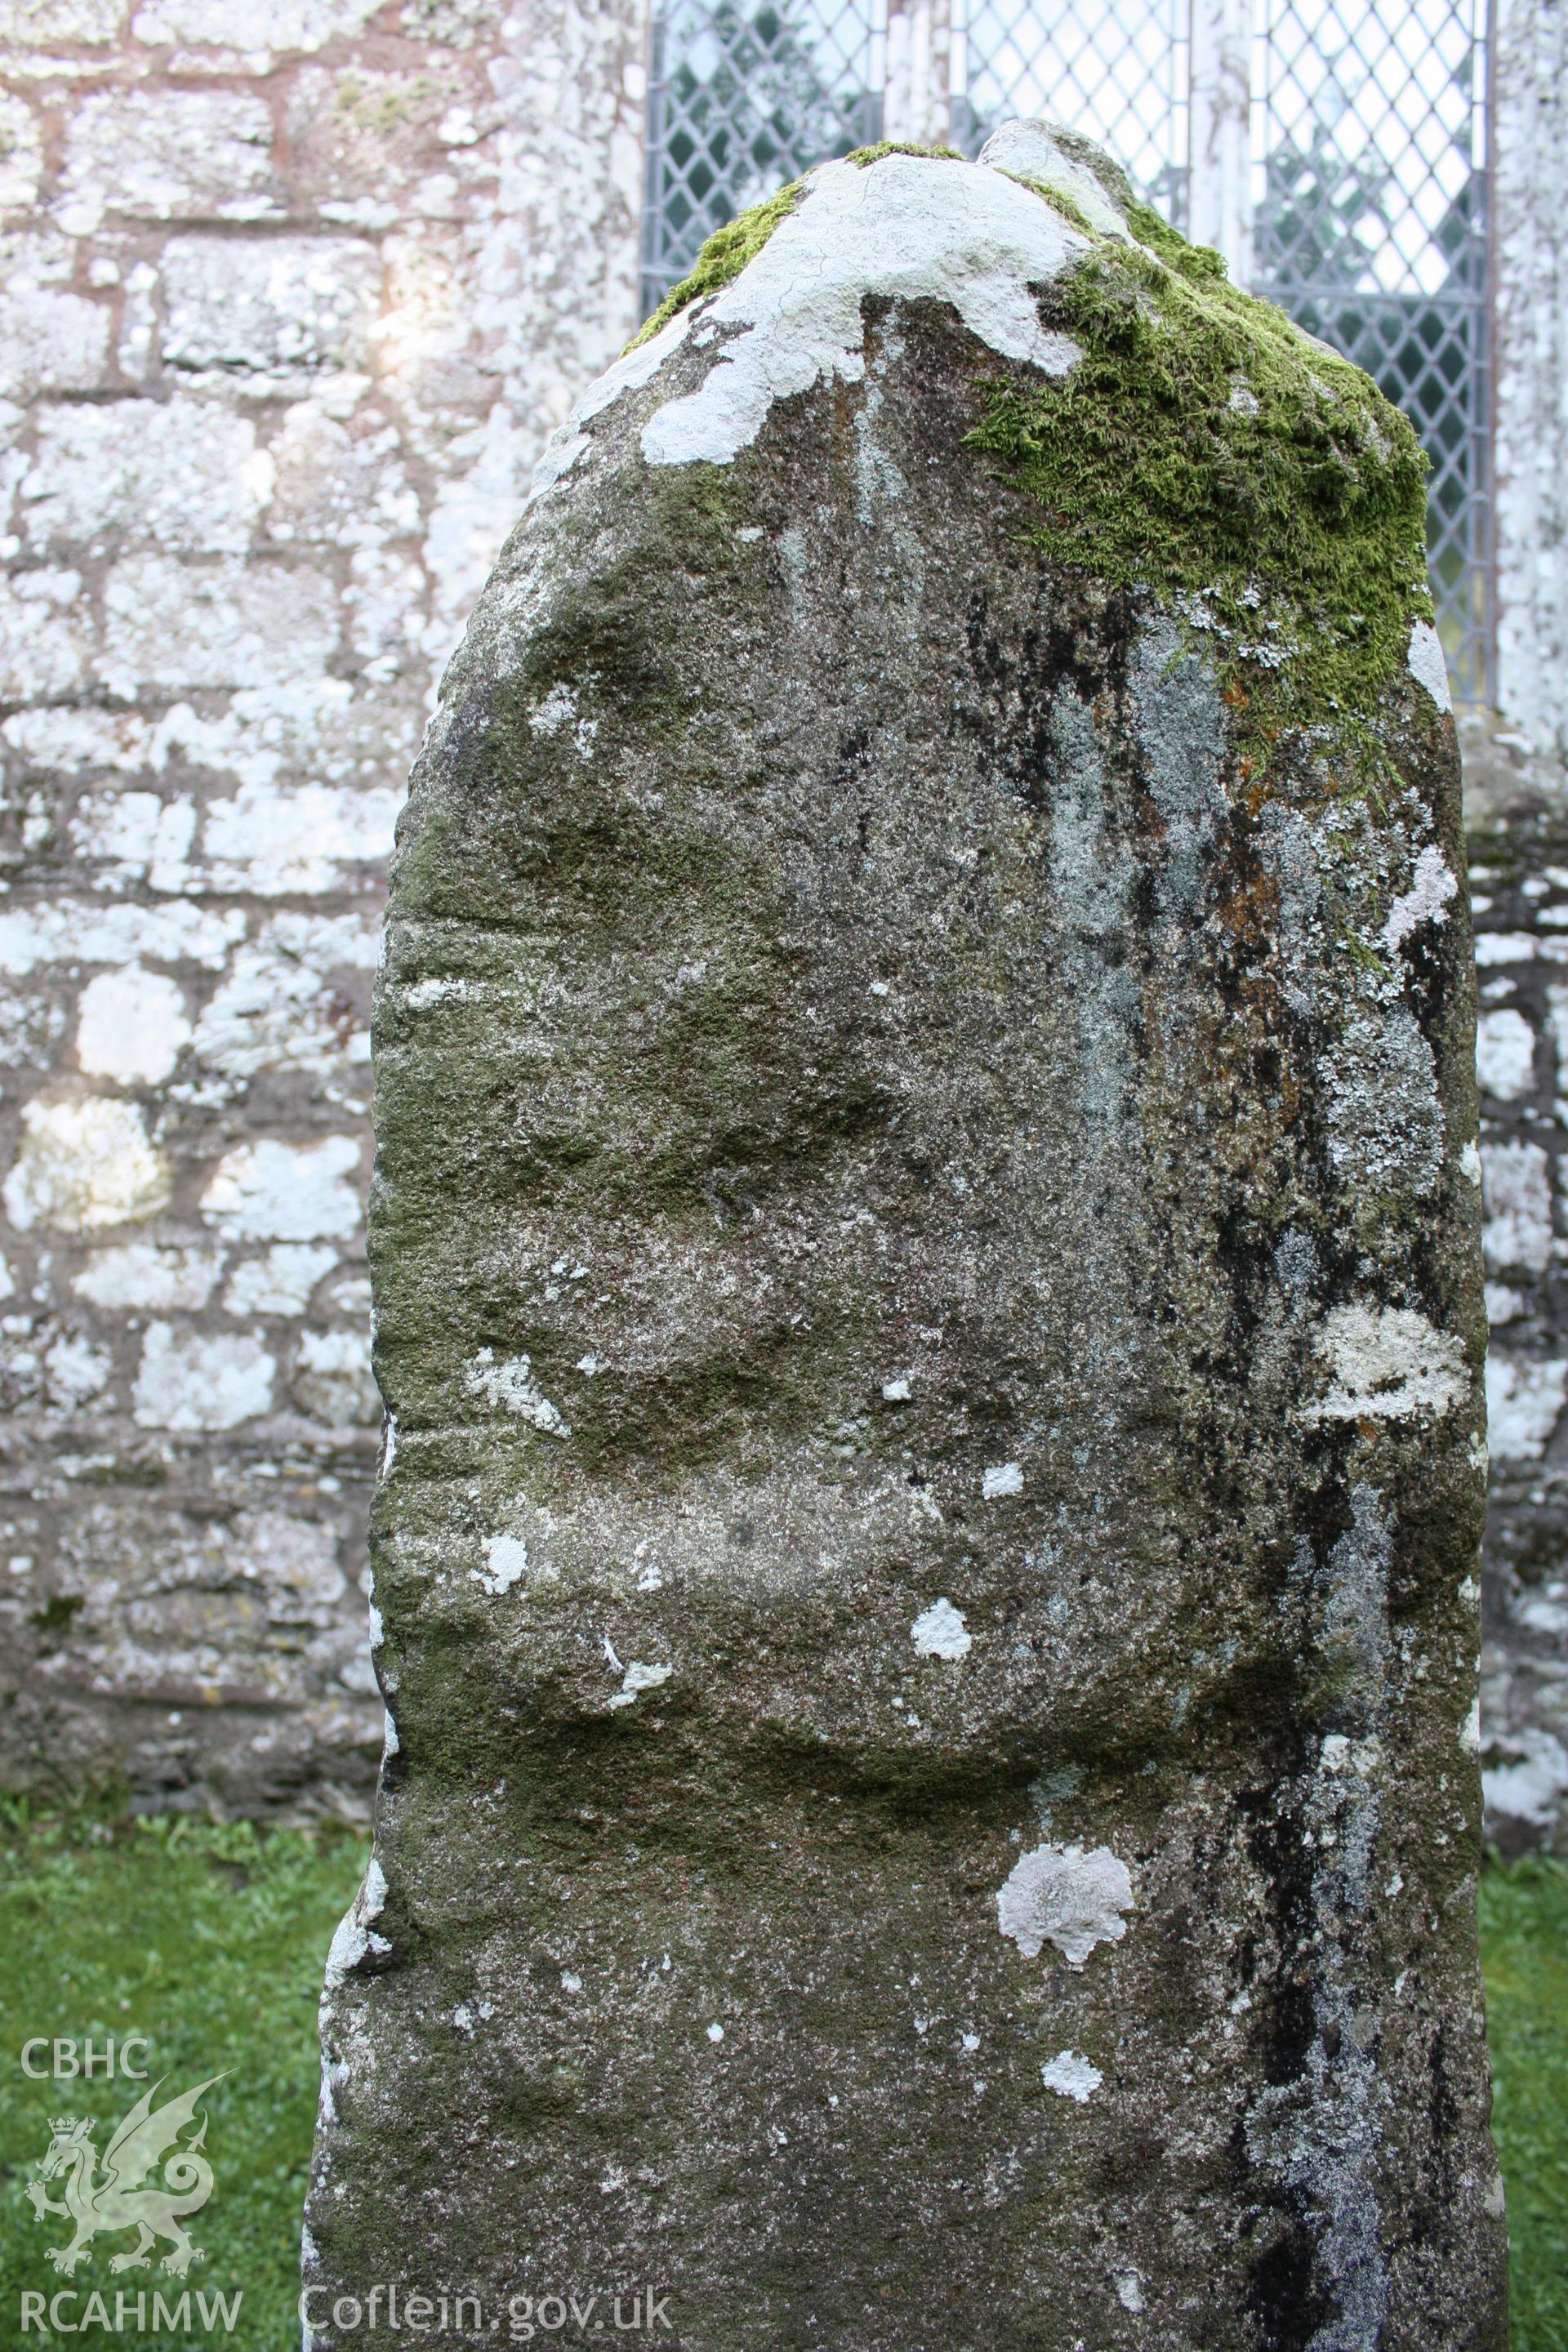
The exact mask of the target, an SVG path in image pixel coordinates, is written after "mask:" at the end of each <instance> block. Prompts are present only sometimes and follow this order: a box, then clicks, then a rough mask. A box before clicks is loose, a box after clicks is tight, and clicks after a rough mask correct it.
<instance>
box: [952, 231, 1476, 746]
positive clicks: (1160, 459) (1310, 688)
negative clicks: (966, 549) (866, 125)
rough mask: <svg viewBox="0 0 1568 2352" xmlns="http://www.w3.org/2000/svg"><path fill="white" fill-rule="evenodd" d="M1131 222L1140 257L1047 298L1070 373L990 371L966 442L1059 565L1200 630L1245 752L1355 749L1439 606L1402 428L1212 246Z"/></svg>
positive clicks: (1412, 456) (1368, 389) (1092, 273)
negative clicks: (1037, 513) (1271, 746)
mask: <svg viewBox="0 0 1568 2352" xmlns="http://www.w3.org/2000/svg"><path fill="white" fill-rule="evenodd" d="M1053 201H1054V197H1053ZM1129 219H1130V223H1131V226H1132V227H1133V229H1134V231H1135V233H1136V234H1137V235H1138V236H1141V237H1142V238H1144V239H1145V240H1146V243H1147V246H1148V247H1152V249H1151V250H1146V249H1144V247H1141V246H1132V247H1124V246H1121V245H1118V244H1115V243H1113V242H1112V241H1110V239H1102V240H1100V242H1099V243H1098V244H1097V246H1096V248H1095V251H1094V252H1093V253H1092V254H1091V255H1089V256H1086V257H1085V258H1084V259H1083V260H1082V261H1081V262H1080V263H1079V266H1078V268H1076V269H1075V270H1073V271H1072V272H1071V274H1070V275H1069V276H1068V278H1065V279H1064V280H1063V281H1062V282H1061V283H1060V284H1059V285H1058V287H1057V288H1056V289H1054V290H1053V294H1052V296H1051V297H1050V298H1049V299H1050V307H1051V310H1052V313H1053V319H1054V323H1055V324H1057V325H1058V326H1059V327H1060V328H1062V329H1063V330H1064V331H1066V332H1068V334H1070V335H1071V336H1072V337H1073V338H1074V340H1075V341H1077V342H1078V343H1079V345H1080V347H1081V348H1082V351H1083V353H1084V356H1083V358H1082V360H1081V361H1080V362H1079V364H1078V366H1076V367H1075V368H1074V369H1073V370H1072V371H1071V372H1070V373H1068V375H1067V376H1065V377H1063V378H1061V379H1059V380H1057V381H1052V382H1050V383H1040V382H1039V381H1038V380H1037V378H1033V377H1026V376H1025V375H1023V374H1022V373H1017V374H1012V375H1009V376H1007V377H1005V378H1003V379H994V380H993V381H992V382H990V383H988V385H987V386H986V388H985V412H984V416H983V418H982V420H981V422H980V424H979V425H977V426H976V428H975V429H974V431H973V433H972V434H971V435H970V436H969V445H970V446H972V447H973V448H976V449H982V450H987V451H990V452H992V453H993V454H994V455H995V456H996V457H1000V458H1001V459H1002V460H1003V461H1004V464H1005V467H1006V469H1007V472H1008V474H1009V476H1010V478H1012V480H1013V481H1014V482H1015V483H1016V486H1017V488H1020V489H1021V490H1023V491H1024V492H1026V495H1027V496H1028V497H1029V498H1030V499H1033V500H1035V501H1036V502H1037V505H1038V506H1039V508H1040V509H1041V520H1040V521H1039V522H1038V523H1037V525H1036V527H1035V528H1034V529H1033V530H1031V532H1030V534H1029V536H1030V538H1031V540H1032V541H1034V543H1035V544H1036V545H1037V546H1038V547H1039V548H1040V549H1041V550H1042V551H1044V552H1045V553H1047V555H1049V556H1050V557H1051V558H1052V559H1053V560H1054V561H1056V562H1059V563H1063V564H1071V565H1081V566H1082V568H1083V569H1084V570H1085V571H1086V572H1090V573H1092V574H1094V575H1095V576H1097V577H1098V578H1100V579H1101V580H1107V581H1110V582H1111V583H1114V584H1116V585H1118V586H1126V587H1132V586H1142V587H1147V588H1151V589H1152V590H1153V591H1154V593H1155V594H1156V595H1157V596H1158V597H1160V599H1161V600H1162V601H1163V603H1164V604H1167V605H1169V606H1170V607H1171V608H1172V609H1173V610H1174V611H1175V612H1176V613H1178V614H1181V615H1183V616H1184V618H1185V619H1186V621H1187V622H1188V623H1189V625H1192V626H1193V627H1194V630H1200V631H1204V632H1205V633H1206V634H1208V635H1210V636H1211V639H1212V642H1213V643H1214V644H1215V648H1216V651H1217V653H1218V655H1219V657H1220V666H1221V668H1222V671H1223V673H1224V677H1225V688H1226V699H1227V701H1228V702H1229V703H1230V705H1231V707H1232V709H1233V710H1235V711H1236V712H1237V714H1238V715H1240V714H1245V716H1243V717H1241V725H1240V732H1241V734H1242V736H1243V738H1244V739H1249V738H1250V739H1251V740H1252V742H1253V745H1254V747H1255V748H1256V749H1257V750H1258V751H1259V752H1260V753H1261V752H1262V751H1265V750H1266V748H1267V744H1268V741H1269V740H1272V739H1273V738H1274V737H1275V736H1276V735H1278V733H1279V730H1281V729H1282V728H1285V727H1297V726H1310V727H1317V728H1321V729H1322V730H1325V731H1326V732H1327V733H1328V734H1330V735H1332V736H1338V737H1340V738H1342V739H1348V738H1355V737H1357V736H1361V735H1363V729H1362V728H1361V726H1360V725H1359V723H1358V716H1357V715H1358V714H1363V713H1365V712H1366V711H1367V710H1368V709H1370V708H1371V707H1372V705H1373V702H1374V701H1375V699H1376V698H1377V696H1378V695H1379V694H1380V693H1381V692H1382V690H1383V689H1384V688H1385V687H1386V686H1387V684H1388V683H1389V681H1390V680H1391V678H1392V677H1394V675H1395V674H1396V673H1397V671H1398V669H1399V668H1400V667H1401V665H1402V664H1403V662H1404V660H1405V655H1406V651H1407V648H1408V645H1409V637H1410V628H1411V624H1412V623H1413V622H1414V621H1416V620H1425V619H1429V618H1430V617H1431V614H1432V603H1431V597H1430V593H1429V592H1428V589H1427V586H1426V488H1425V477H1426V457H1425V456H1424V455H1423V453H1422V451H1421V448H1420V446H1419V445H1418V444H1417V442H1416V438H1415V432H1414V430H1413V428H1412V426H1411V425H1410V424H1409V422H1408V420H1407V419H1406V418H1405V416H1404V415H1401V413H1400V412H1399V410H1398V409H1396V408H1394V406H1393V405H1392V404H1391V403H1390V402H1388V401H1387V400H1385V399H1384V396H1383V394H1381V393H1380V392H1379V391H1378V389H1377V386H1376V385H1375V384H1374V383H1373V382H1372V379H1371V378H1370V377H1369V376H1366V375H1363V373H1362V372H1361V370H1360V369H1359V368H1356V367H1352V365H1351V363H1350V362H1348V361H1347V360H1343V359H1341V358H1339V357H1338V356H1337V355H1336V354H1335V353H1333V352H1330V351H1329V350H1327V349H1326V348H1325V347H1324V346H1323V345H1322V344H1321V343H1318V342H1316V341H1314V340H1313V339H1312V338H1311V337H1310V336H1308V335H1306V334H1304V333H1303V332H1302V331H1301V330H1300V328H1298V327H1297V326H1295V325H1294V324H1293V323H1292V321H1291V320H1289V319H1288V318H1287V317H1286V316H1285V314H1284V312H1283V311H1281V310H1277V309H1276V308H1275V307H1274V306H1273V305H1272V304H1271V303H1268V302H1262V301H1258V300H1256V299H1253V298H1252V297H1251V296H1249V295H1246V294H1243V293H1240V292H1239V291H1238V290H1237V289H1236V288H1235V287H1233V286H1230V285H1229V284H1227V283H1226V278H1225V275H1224V264H1223V262H1222V261H1221V260H1220V257H1219V256H1218V255H1217V254H1214V253H1211V252H1209V251H1208V249H1207V248H1206V247H1194V246H1190V245H1188V244H1187V242H1186V240H1185V239H1184V238H1183V237H1181V236H1177V234H1176V232H1175V231H1174V230H1173V229H1171V228H1169V227H1167V226H1166V225H1165V224H1164V223H1163V221H1161V220H1160V218H1159V216H1158V215H1157V214H1154V213H1152V212H1150V211H1149V210H1148V209H1147V208H1146V207H1145V206H1142V205H1134V206H1133V207H1132V208H1131V213H1130V215H1129Z"/></svg>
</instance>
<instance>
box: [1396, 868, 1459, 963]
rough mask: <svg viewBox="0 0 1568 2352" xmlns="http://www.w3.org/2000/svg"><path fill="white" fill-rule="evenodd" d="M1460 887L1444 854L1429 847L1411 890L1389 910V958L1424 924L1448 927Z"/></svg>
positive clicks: (1412, 881)
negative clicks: (1438, 924) (1450, 901)
mask: <svg viewBox="0 0 1568 2352" xmlns="http://www.w3.org/2000/svg"><path fill="white" fill-rule="evenodd" d="M1458 887H1459V886H1458V882H1456V881H1455V879H1454V877H1453V875H1452V874H1451V873H1450V872H1449V870H1448V866H1447V862H1446V860H1445V859H1444V856H1443V853H1442V851H1441V850H1440V849H1438V848H1436V846H1435V845H1431V844H1428V845H1427V846H1426V848H1425V849H1424V850H1422V852H1421V854H1420V856H1418V857H1417V858H1416V860H1415V871H1414V872H1413V873H1412V875H1411V877H1410V887H1409V889H1408V890H1406V891H1405V892H1404V893H1403V894H1402V895H1401V896H1400V897H1399V898H1395V900H1394V904H1393V906H1392V907H1390V908H1389V910H1388V918H1387V920H1386V921H1385V922H1384V926H1383V943H1384V947H1385V948H1386V949H1387V950H1388V952H1389V954H1390V955H1394V954H1396V953H1397V952H1398V950H1400V948H1402V947H1403V946H1404V944H1405V940H1407V939H1408V938H1409V937H1410V934H1411V932H1412V931H1414V930H1418V929H1420V927H1421V925H1422V924H1423V923H1446V922H1447V919H1448V902H1449V900H1450V899H1451V898H1453V897H1454V896H1455V894H1456V892H1457V891H1458Z"/></svg>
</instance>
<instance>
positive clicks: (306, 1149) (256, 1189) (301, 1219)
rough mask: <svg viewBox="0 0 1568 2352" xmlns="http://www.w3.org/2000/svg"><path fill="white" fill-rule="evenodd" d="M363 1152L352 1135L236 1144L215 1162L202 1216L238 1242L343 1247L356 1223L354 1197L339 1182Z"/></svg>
mask: <svg viewBox="0 0 1568 2352" xmlns="http://www.w3.org/2000/svg"><path fill="white" fill-rule="evenodd" d="M362 1154H363V1144H362V1143H361V1141H360V1139H359V1138H358V1136H355V1135H328V1136H323V1138H322V1139H321V1142H320V1143H278V1142H274V1141H272V1140H271V1139H268V1140H266V1141H264V1142H261V1143H247V1144H241V1145H240V1146H239V1147H238V1148H237V1150H233V1151H226V1152H225V1154H224V1156H223V1158H222V1159H221V1160H219V1161H218V1164H217V1167H216V1170H215V1171H214V1173H213V1177H212V1181H211V1182H210V1183H209V1184H208V1186H207V1188H206V1191H205V1192H204V1193H203V1194H202V1214H203V1215H204V1216H205V1217H206V1218H207V1219H208V1220H209V1221H210V1222H211V1223H213V1224H215V1225H216V1226H218V1227H219V1228H220V1229H221V1230H222V1231H224V1232H226V1233H229V1234H233V1235H234V1236H235V1237H236V1239H237V1240H241V1241H265V1242H270V1241H279V1242H308V1241H320V1240H342V1239H344V1238H346V1236H347V1235H348V1234H352V1233H353V1232H354V1231H355V1229H356V1227H357V1226H358V1224H359V1222H360V1203H359V1193H358V1192H357V1190H356V1189H355V1188H354V1187H353V1186H351V1185H350V1184H347V1183H345V1182H344V1181H343V1180H344V1178H345V1177H346V1176H348V1175H349V1174H350V1173H351V1171H357V1169H358V1167H359V1164H360V1160H361V1156H362Z"/></svg>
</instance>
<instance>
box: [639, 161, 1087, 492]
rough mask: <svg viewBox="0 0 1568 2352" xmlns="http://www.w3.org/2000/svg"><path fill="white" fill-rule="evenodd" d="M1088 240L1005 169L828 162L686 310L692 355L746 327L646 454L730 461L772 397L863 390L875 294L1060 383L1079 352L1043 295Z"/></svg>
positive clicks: (647, 437) (659, 427) (659, 417)
mask: <svg viewBox="0 0 1568 2352" xmlns="http://www.w3.org/2000/svg"><path fill="white" fill-rule="evenodd" d="M1088 243H1089V240H1088V239H1087V238H1086V237H1085V236H1082V234H1081V233H1080V232H1079V231H1078V230H1075V229H1074V228H1072V227H1070V226H1068V222H1067V221H1066V220H1064V219H1063V217H1062V215H1060V214H1059V213H1058V212H1055V211H1054V210H1053V209H1052V208H1051V206H1050V205H1046V204H1042V203H1041V201H1040V199H1039V198H1038V196H1037V195H1035V194H1032V192H1031V191H1030V190H1028V189H1027V188H1023V187H1020V186H1019V185H1018V184H1017V183H1016V181H1014V180H1012V179H1009V178H1008V177H1007V176H1006V174H1005V173H1002V172H978V171H976V170H975V169H974V167H973V164H970V163H942V162H937V161H932V160H929V159H926V158H923V157H916V156H910V155H888V156H884V157H883V159H882V160H881V162H879V163H873V164H871V165H870V166H869V168H868V169H864V170H863V169H861V168H860V167H859V166H858V165H857V164H854V163H824V164H822V165H821V166H819V168H818V169H817V170H816V171H815V172H813V173H811V174H810V176H809V178H808V179H807V181H806V184H805V192H804V194H803V195H802V197H801V200H800V203H799V205H797V207H796V209H795V212H794V213H792V214H791V215H789V217H788V218H787V219H785V220H784V221H782V222H781V223H780V224H779V226H778V227H777V228H776V229H775V230H774V231H773V235H772V236H771V237H770V238H769V239H768V241H767V243H766V245H764V246H763V249H762V251H761V252H760V253H759V254H757V255H756V256H755V257H754V258H753V259H752V261H751V262H750V263H749V264H748V266H747V267H746V268H744V269H743V270H742V272H741V275H740V276H739V277H738V278H736V279H735V280H734V281H733V283H732V284H731V285H729V286H726V287H725V288H724V289H722V290H721V292H720V293H719V294H717V295H715V296H713V297H712V298H711V299H710V300H708V301H706V302H699V303H694V304H693V305H692V306H691V308H690V310H689V311H683V312H681V313H680V314H679V319H680V320H684V321H686V322H687V323H686V332H687V334H688V335H689V337H690V339H691V340H692V341H694V342H696V343H698V344H707V343H710V342H715V341H718V340H719V339H720V337H721V335H723V333H724V331H725V330H727V329H730V330H738V331H737V332H735V333H733V334H732V335H731V338H730V340H729V341H725V342H724V345H723V348H722V351H721V353H720V356H719V357H718V359H717V360H716V362H715V363H714V365H713V366H712V367H711V368H710V371H709V373H708V374H707V376H706V377H705V379H704V381H703V382H702V383H701V384H700V386H699V388H698V390H697V391H696V392H694V393H690V394H687V395H685V396H684V397H683V398H681V399H679V400H672V401H667V402H666V403H665V404H664V405H663V406H662V407H661V408H658V409H656V410H655V411H654V413H653V415H652V416H650V417H649V419H648V421H647V424H646V425H644V426H643V429H642V448H643V454H644V456H645V457H647V460H648V462H649V464H650V465H655V466H689V465H693V464H695V463H697V462H699V461H706V462H707V463H709V464H710V465H717V466H723V465H728V464H729V463H730V461H731V458H733V457H736V456H737V455H738V454H739V452H740V451H741V450H742V449H744V448H747V447H749V446H750V445H751V444H752V442H753V441H754V440H755V439H756V437H757V435H758V433H759V432H760V431H761V429H762V426H763V421H764V420H765V418H766V417H767V415H768V412H769V411H770V409H771V408H772V407H773V403H774V402H775V401H778V400H785V399H788V398H789V397H790V395H791V394H795V393H803V392H809V391H810V390H811V389H812V387H813V386H814V385H815V384H818V383H831V382H832V381H833V380H834V379H835V378H837V379H838V380H839V381H841V382H843V383H859V382H860V381H861V379H862V378H863V376H864V374H865V372H866V362H865V356H864V352H863V349H862V345H863V341H864V331H863V327H862V322H861V316H860V308H861V304H862V302H863V301H864V300H865V299H866V297H867V296H868V295H882V296H890V297H892V298H893V299H901V300H904V301H916V300H921V299H924V300H929V301H937V302H948V303H951V304H952V307H953V308H954V309H955V310H957V312H958V315H959V317H960V318H961V319H962V320H963V324H964V325H965V326H966V327H967V328H968V329H969V331H970V332H971V333H972V334H973V335H974V336H975V337H976V338H977V340H978V341H981V342H983V343H984V344H985V345H986V347H987V348H988V349H989V350H991V351H994V352H999V353H1000V354H1001V356H1002V357H1003V358H1004V359H1009V360H1016V361H1022V362H1025V363H1026V365H1028V366H1031V367H1036V368H1038V369H1039V370H1040V372H1041V373H1042V374H1046V375H1065V374H1066V373H1067V372H1068V369H1069V368H1070V367H1071V366H1072V365H1073V363H1074V362H1075V361H1076V360H1077V359H1078V358H1079V350H1078V346H1077V345H1076V344H1075V343H1073V342H1071V341H1069V340H1068V337H1066V336H1065V335H1059V334H1053V333H1050V332H1048V331H1047V330H1046V329H1044V328H1043V327H1042V326H1041V324H1040V319H1039V310H1038V304H1037V294H1036V289H1037V288H1039V287H1043V286H1048V285H1049V284H1051V282H1052V281H1053V280H1054V279H1055V278H1059V277H1060V276H1061V274H1062V272H1063V270H1064V269H1065V268H1066V267H1067V266H1068V262H1069V261H1070V260H1073V259H1075V258H1076V257H1077V256H1078V255H1079V254H1080V253H1082V252H1083V251H1084V250H1085V249H1086V247H1087V246H1088ZM677 323H678V321H677V320H671V322H670V325H671V326H674V325H676V324H677ZM668 332H669V329H668V328H667V329H666V330H665V333H666V334H668ZM652 348H653V346H651V345H648V346H645V349H647V350H651V349H652Z"/></svg>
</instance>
